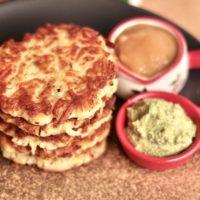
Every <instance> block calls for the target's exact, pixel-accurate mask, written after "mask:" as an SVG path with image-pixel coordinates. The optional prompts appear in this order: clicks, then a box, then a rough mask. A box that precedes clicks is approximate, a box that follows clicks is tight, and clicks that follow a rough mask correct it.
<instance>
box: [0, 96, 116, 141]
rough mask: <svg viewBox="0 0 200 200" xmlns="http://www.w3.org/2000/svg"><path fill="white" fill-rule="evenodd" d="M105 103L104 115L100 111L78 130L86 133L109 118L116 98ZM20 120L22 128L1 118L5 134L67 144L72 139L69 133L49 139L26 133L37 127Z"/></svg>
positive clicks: (48, 137) (39, 128)
mask: <svg viewBox="0 0 200 200" xmlns="http://www.w3.org/2000/svg"><path fill="white" fill-rule="evenodd" d="M105 101H106V104H105V107H104V109H103V112H102V113H100V112H99V111H98V112H97V113H95V115H94V116H93V117H92V118H91V119H86V120H85V121H84V122H83V123H82V124H81V126H80V127H77V128H76V129H79V128H82V130H83V132H86V131H87V128H88V126H89V125H91V124H94V123H96V122H97V121H98V120H100V119H101V118H103V117H105V116H107V115H108V113H109V112H110V111H111V109H113V107H114V103H115V97H112V98H110V99H109V100H107V99H105ZM18 119H19V120H21V124H22V126H21V124H17V126H18V125H19V128H18V127H17V126H15V125H12V124H9V123H6V122H4V121H3V119H1V118H0V123H2V124H3V125H4V124H5V123H6V126H7V128H6V129H5V132H7V131H9V130H13V131H14V134H15V135H14V137H18V138H24V137H26V136H27V135H32V136H34V137H37V138H40V140H41V141H55V142H56V141H60V142H66V141H68V140H69V138H70V136H69V134H67V133H60V134H58V135H52V136H47V137H39V136H38V134H37V135H36V134H35V132H26V131H28V130H29V129H31V127H32V126H33V127H35V125H32V124H29V123H28V122H26V121H25V120H24V119H22V118H18ZM71 120H74V121H76V120H77V119H71ZM75 123H76V122H75ZM24 127H28V129H27V130H26V131H24ZM29 127H30V128H29ZM37 128H38V130H40V131H41V130H42V129H45V126H43V127H40V126H37ZM76 129H74V130H76Z"/></svg>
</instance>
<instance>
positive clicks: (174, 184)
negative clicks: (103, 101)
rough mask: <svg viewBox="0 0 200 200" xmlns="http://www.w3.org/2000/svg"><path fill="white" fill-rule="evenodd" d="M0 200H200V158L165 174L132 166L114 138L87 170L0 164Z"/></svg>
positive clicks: (198, 155) (3, 161) (193, 159)
mask: <svg viewBox="0 0 200 200" xmlns="http://www.w3.org/2000/svg"><path fill="white" fill-rule="evenodd" d="M0 162H1V164H0V199H1V200H4V199H6V200H10V199H16V200H18V199H20V200H21V199H23V200H26V199H27V200H28V199H31V200H32V199H48V200H55V199H56V200H60V199H70V200H71V199H73V200H74V199H95V200H98V199H113V200H114V199H123V200H125V199H134V200H137V199H138V200H147V199H162V200H166V199H170V200H171V199H172V200H180V199H181V200H198V199H200V154H199V153H197V154H196V155H195V156H194V157H193V158H192V159H191V160H190V161H189V162H187V164H185V165H183V166H181V167H179V168H177V169H173V170H168V171H165V172H155V171H149V170H144V169H142V168H139V167H137V166H136V165H135V164H134V163H132V162H131V161H130V160H129V159H128V158H127V157H126V156H125V155H124V153H123V152H122V150H121V148H120V147H119V146H118V145H117V144H116V142H114V141H113V139H110V141H109V146H108V150H107V152H106V153H105V154H104V155H103V156H102V157H101V158H99V159H98V160H95V161H93V162H92V163H91V164H89V165H87V166H83V167H80V168H77V169H73V170H70V171H66V172H64V173H47V172H44V171H40V170H38V169H35V168H33V167H27V166H20V165H16V164H13V163H10V162H8V161H6V160H4V159H2V158H1V159H0Z"/></svg>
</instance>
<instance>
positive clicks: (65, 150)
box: [0, 122, 110, 159]
mask: <svg viewBox="0 0 200 200" xmlns="http://www.w3.org/2000/svg"><path fill="white" fill-rule="evenodd" d="M109 128H110V123H109V122H106V123H104V124H103V125H102V126H101V127H99V128H98V129H96V130H95V131H94V133H93V134H92V135H90V136H89V137H87V138H80V137H74V138H73V141H72V142H71V144H70V145H69V146H65V147H61V148H57V149H55V150H51V151H49V150H46V149H42V148H40V147H37V148H36V151H35V154H34V155H35V156H38V157H42V158H44V159H48V158H55V157H70V156H72V153H74V152H75V151H77V150H79V149H81V146H80V145H79V143H80V142H83V141H84V142H90V141H93V139H94V138H95V137H98V136H100V135H101V134H103V133H104V131H105V130H107V129H109ZM2 138H4V139H5V140H6V142H7V143H9V144H10V145H12V147H13V148H15V150H16V151H18V152H20V153H25V154H31V148H30V147H29V146H26V147H24V146H19V145H16V144H15V143H13V142H12V138H11V137H9V136H6V135H4V134H3V133H2V132H0V142H2V141H3V139H2Z"/></svg>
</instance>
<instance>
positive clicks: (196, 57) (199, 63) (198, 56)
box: [189, 49, 200, 69]
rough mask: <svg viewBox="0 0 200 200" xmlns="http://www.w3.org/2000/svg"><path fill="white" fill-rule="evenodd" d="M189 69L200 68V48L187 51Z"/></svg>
mask: <svg viewBox="0 0 200 200" xmlns="http://www.w3.org/2000/svg"><path fill="white" fill-rule="evenodd" d="M189 63H190V69H200V49H196V50H192V51H189Z"/></svg>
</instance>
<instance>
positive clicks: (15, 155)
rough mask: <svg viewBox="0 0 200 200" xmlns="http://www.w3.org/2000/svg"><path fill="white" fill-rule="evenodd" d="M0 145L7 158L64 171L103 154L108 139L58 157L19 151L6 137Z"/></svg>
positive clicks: (0, 140) (51, 169) (1, 140)
mask: <svg viewBox="0 0 200 200" xmlns="http://www.w3.org/2000/svg"><path fill="white" fill-rule="evenodd" d="M0 147H1V150H2V154H3V156H4V157H5V158H7V159H9V160H12V161H14V162H16V163H18V164H23V165H25V164H27V165H35V166H37V167H38V168H41V169H44V170H48V171H64V170H68V169H71V168H74V167H78V166H80V165H83V164H86V163H89V162H91V161H92V160H94V159H96V158H98V157H99V156H101V155H102V154H103V153H104V151H105V148H106V141H103V142H101V143H98V144H96V145H95V146H93V147H91V148H90V149H87V150H85V151H83V152H77V153H73V154H72V155H70V156H69V155H65V156H61V157H56V158H48V159H44V158H41V157H38V156H33V155H31V154H30V153H29V152H28V151H26V152H25V151H24V152H22V151H18V150H17V149H16V148H14V147H13V146H12V145H11V143H10V142H8V141H7V139H6V137H1V139H0Z"/></svg>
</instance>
